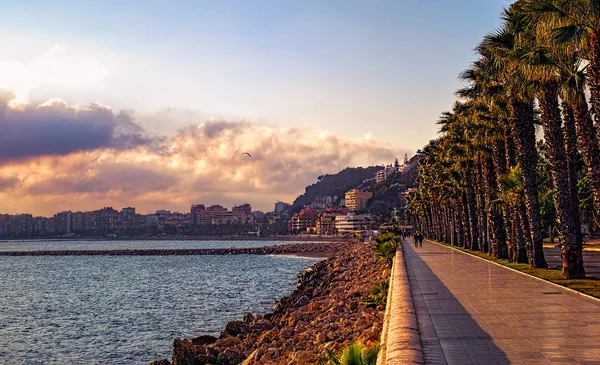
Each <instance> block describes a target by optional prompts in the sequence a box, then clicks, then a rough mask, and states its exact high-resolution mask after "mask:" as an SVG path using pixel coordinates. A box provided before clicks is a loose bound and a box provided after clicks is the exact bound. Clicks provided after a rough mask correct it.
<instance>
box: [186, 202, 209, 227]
mask: <svg viewBox="0 0 600 365" xmlns="http://www.w3.org/2000/svg"><path fill="white" fill-rule="evenodd" d="M205 211H206V207H205V206H204V204H193V205H192V207H191V208H190V214H191V215H192V224H193V225H195V226H197V225H199V224H202V214H204V212H205Z"/></svg>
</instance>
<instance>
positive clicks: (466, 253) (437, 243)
mask: <svg viewBox="0 0 600 365" xmlns="http://www.w3.org/2000/svg"><path fill="white" fill-rule="evenodd" d="M427 241H429V242H431V243H435V244H436V245H440V246H442V247H446V248H449V249H451V250H454V251H457V252H460V253H462V254H465V255H469V256H471V257H475V258H477V259H479V260H483V261H485V262H489V263H490V264H494V265H496V266H500V267H502V268H505V269H507V270H510V271H514V272H516V273H519V274H521V275H525V276H527V277H530V278H532V279H535V280H539V281H542V282H544V283H548V284H552V285H554V286H555V287H557V288H561V289H564V290H566V291H570V292H573V293H575V294H579V295H581V296H584V297H586V298H589V299H593V300H595V301H597V302H600V299H599V298H596V297H593V296H591V295H589V294H586V293H582V292H580V291H577V290H575V289H571V288H567V287H566V286H562V285H560V284H556V283H553V282H551V281H549V280H545V279H542V278H538V277H537V276H533V275H530V274H527V273H524V272H522V271H519V270H517V269H513V268H512V267H508V266H504V265H501V264H499V263H497V262H494V261H491V260H486V259H484V258H483V257H479V256H477V255H473V254H470V253H468V252H464V251H461V250H459V249H458V248H456V247H452V246H448V245H444V244H442V243H439V242H436V241H433V240H427Z"/></svg>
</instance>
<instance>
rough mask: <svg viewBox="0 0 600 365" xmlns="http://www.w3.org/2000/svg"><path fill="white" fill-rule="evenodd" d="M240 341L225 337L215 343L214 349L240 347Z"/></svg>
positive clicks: (235, 338)
mask: <svg viewBox="0 0 600 365" xmlns="http://www.w3.org/2000/svg"><path fill="white" fill-rule="evenodd" d="M241 344H242V341H241V340H240V339H239V338H237V337H225V338H222V339H220V340H218V341H217V342H216V343H215V346H216V347H234V346H238V345H241Z"/></svg>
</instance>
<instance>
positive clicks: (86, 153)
mask: <svg viewBox="0 0 600 365" xmlns="http://www.w3.org/2000/svg"><path fill="white" fill-rule="evenodd" d="M5 99H6V98H5ZM0 105H2V108H0V113H2V114H1V115H2V119H0V123H2V128H1V131H0V140H1V141H2V142H1V143H0V165H1V166H2V176H5V177H9V178H8V179H5V180H2V179H0V212H14V211H16V210H18V211H20V212H23V211H29V212H32V213H34V214H44V215H51V214H53V213H55V212H56V211H60V210H64V209H71V210H90V209H97V208H98V207H102V206H113V207H115V208H118V207H123V206H136V207H137V208H138V211H139V212H149V211H154V210H156V209H161V208H164V209H171V210H178V211H187V210H189V206H190V204H192V203H204V204H222V205H225V206H231V205H233V204H236V203H237V204H240V203H243V202H249V203H251V204H252V205H253V207H254V208H256V209H262V210H269V209H272V204H273V202H275V201H277V200H284V201H292V200H293V199H294V198H295V197H296V196H297V195H299V194H300V193H302V192H303V190H304V188H305V187H306V186H307V185H309V184H311V183H314V182H315V181H316V177H317V176H319V175H322V174H325V173H336V172H338V171H340V170H342V169H344V168H345V167H348V166H368V165H374V164H383V163H391V162H392V161H393V159H394V158H395V157H396V156H402V154H404V153H405V152H408V151H405V150H401V149H397V148H395V147H394V146H392V145H390V144H389V143H386V142H382V141H380V140H378V139H376V138H375V137H374V136H372V135H369V136H366V137H364V138H358V139H352V140H351V139H344V138H340V137H338V136H335V135H333V134H331V133H329V132H327V131H322V130H313V129H310V128H283V127H276V126H265V125H260V124H256V123H254V122H251V121H247V120H241V121H230V120H211V121H207V122H204V123H200V124H196V125H195V126H188V127H185V128H182V129H180V130H179V131H178V132H177V133H174V134H172V135H170V136H164V137H161V138H160V139H157V138H150V137H148V136H147V134H146V132H145V131H144V129H143V128H142V127H141V126H140V124H138V123H136V122H135V121H134V120H133V117H132V114H131V113H128V112H120V113H114V112H113V111H112V110H111V109H110V108H107V107H103V106H99V105H90V106H87V107H84V108H82V107H73V106H70V105H67V104H65V103H63V102H60V101H52V102H49V103H44V104H38V105H35V104H26V105H25V106H22V107H10V106H8V104H7V102H4V103H3V104H0ZM141 123H142V124H143V121H142V122H141ZM157 140H158V141H159V142H160V143H158V142H157ZM157 144H159V145H160V148H157ZM243 152H249V153H250V154H251V155H252V157H248V156H247V155H244V154H243Z"/></svg>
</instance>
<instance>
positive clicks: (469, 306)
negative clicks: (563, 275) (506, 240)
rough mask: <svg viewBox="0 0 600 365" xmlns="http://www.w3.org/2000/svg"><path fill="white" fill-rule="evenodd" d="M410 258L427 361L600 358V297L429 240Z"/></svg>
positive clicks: (408, 249)
mask: <svg viewBox="0 0 600 365" xmlns="http://www.w3.org/2000/svg"><path fill="white" fill-rule="evenodd" d="M404 259H405V263H406V267H407V271H408V280H409V283H410V290H411V294H412V296H413V302H414V307H415V312H416V315H417V322H418V327H419V335H420V338H421V345H422V349H423V357H424V360H425V363H426V364H442V365H444V364H449V365H451V364H458V365H465V364H476V365H479V364H529V365H535V364H553V363H556V364H590V365H591V364H594V365H595V364H598V365H600V301H595V300H592V299H589V298H586V297H583V296H581V295H578V294H576V293H572V292H569V291H567V290H564V289H561V288H558V287H556V286H554V285H552V284H549V283H545V282H542V281H540V280H536V279H533V278H530V277H527V276H525V275H521V274H519V273H516V272H513V271H510V270H507V269H505V268H502V267H498V266H496V265H493V264H491V263H489V262H486V261H484V260H480V259H478V258H475V257H472V256H469V255H465V254H463V253H461V252H457V251H455V250H451V249H449V248H447V247H444V246H441V245H438V244H435V243H432V242H429V241H425V242H424V243H423V247H419V248H414V247H413V246H412V245H406V244H405V245H404ZM544 292H560V293H561V294H553V295H547V294H543V293H544Z"/></svg>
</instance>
